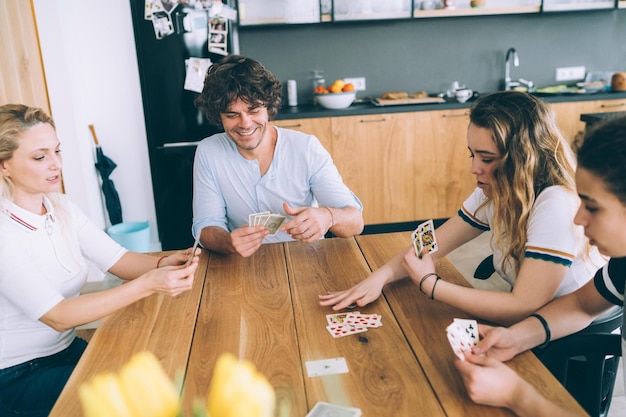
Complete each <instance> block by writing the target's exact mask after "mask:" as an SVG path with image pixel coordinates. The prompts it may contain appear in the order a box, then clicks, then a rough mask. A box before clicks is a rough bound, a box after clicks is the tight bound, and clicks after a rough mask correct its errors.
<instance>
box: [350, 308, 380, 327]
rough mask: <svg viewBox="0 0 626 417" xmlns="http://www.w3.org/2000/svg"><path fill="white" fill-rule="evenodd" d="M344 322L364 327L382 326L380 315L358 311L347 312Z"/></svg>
mask: <svg viewBox="0 0 626 417" xmlns="http://www.w3.org/2000/svg"><path fill="white" fill-rule="evenodd" d="M344 322H345V324H351V325H354V326H365V327H380V326H382V325H383V324H382V322H381V316H380V315H378V314H361V313H359V312H358V311H355V312H352V313H348V315H347V316H346V318H345V320H344Z"/></svg>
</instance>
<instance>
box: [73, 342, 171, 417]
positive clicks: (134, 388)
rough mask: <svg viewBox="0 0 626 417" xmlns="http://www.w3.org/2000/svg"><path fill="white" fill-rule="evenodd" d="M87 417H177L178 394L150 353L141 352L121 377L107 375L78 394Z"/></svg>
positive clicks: (98, 377)
mask: <svg viewBox="0 0 626 417" xmlns="http://www.w3.org/2000/svg"><path fill="white" fill-rule="evenodd" d="M78 395H79V398H80V402H81V404H82V406H83V410H84V413H85V417H176V415H177V413H178V409H179V407H178V391H177V390H176V387H175V386H174V384H173V383H172V381H171V380H170V379H169V378H168V377H167V375H166V374H165V371H164V370H163V368H162V367H161V363H160V362H159V360H158V359H157V358H156V357H155V356H154V354H152V353H150V352H139V353H137V354H135V355H133V357H132V358H130V360H129V361H128V362H127V363H126V364H125V365H124V366H123V367H122V370H121V371H120V373H119V374H118V375H116V374H114V373H112V372H105V373H102V374H98V375H96V376H94V377H93V378H92V379H91V380H90V381H89V382H86V383H84V384H82V385H81V386H80V388H79V390H78Z"/></svg>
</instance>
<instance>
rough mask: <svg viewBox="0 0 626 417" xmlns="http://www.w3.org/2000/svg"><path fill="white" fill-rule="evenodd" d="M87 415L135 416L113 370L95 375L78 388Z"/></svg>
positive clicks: (108, 416)
mask: <svg viewBox="0 0 626 417" xmlns="http://www.w3.org/2000/svg"><path fill="white" fill-rule="evenodd" d="M78 396H79V398H80V402H81V404H82V405H83V411H84V413H85V417H133V416H132V414H131V413H130V411H129V410H128V407H127V405H126V401H125V399H124V395H123V394H122V389H121V387H120V383H119V379H118V377H117V376H116V375H115V374H114V373H112V372H106V373H102V374H98V375H96V376H94V377H93V378H92V379H91V381H90V382H88V383H85V384H83V385H81V386H80V388H79V389H78Z"/></svg>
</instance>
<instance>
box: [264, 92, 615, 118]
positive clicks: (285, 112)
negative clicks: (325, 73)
mask: <svg viewBox="0 0 626 417" xmlns="http://www.w3.org/2000/svg"><path fill="white" fill-rule="evenodd" d="M538 96H539V95H538ZM540 98H541V99H542V100H544V101H546V102H548V103H563V102H573V101H591V100H612V99H623V98H626V91H619V92H608V93H605V92H602V93H591V94H555V95H549V96H547V95H543V94H542V95H540ZM472 101H473V100H470V101H468V102H466V103H459V102H458V101H456V99H449V101H446V102H445V103H437V104H404V105H388V106H376V105H374V104H373V103H369V102H366V103H355V104H353V105H351V106H350V107H348V108H346V109H339V110H332V109H325V108H323V107H321V106H315V105H313V104H302V105H299V106H295V107H289V106H286V105H284V106H283V108H282V109H280V111H279V112H278V114H277V115H276V120H289V119H308V118H316V117H338V116H356V115H362V114H382V113H408V112H416V111H428V110H448V109H463V108H469V107H470V106H471V104H472Z"/></svg>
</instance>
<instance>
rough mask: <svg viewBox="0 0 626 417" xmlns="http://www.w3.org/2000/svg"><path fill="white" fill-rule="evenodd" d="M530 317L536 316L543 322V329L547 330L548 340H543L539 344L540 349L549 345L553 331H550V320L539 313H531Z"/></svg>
mask: <svg viewBox="0 0 626 417" xmlns="http://www.w3.org/2000/svg"><path fill="white" fill-rule="evenodd" d="M528 317H534V318H536V319H537V320H539V321H540V322H541V325H542V326H543V330H545V332H546V340H545V342H543V343H542V344H540V345H539V346H537V348H538V349H543V348H545V347H546V346H548V343H550V338H551V337H552V333H551V332H550V326H548V322H547V321H546V319H544V318H543V317H542V316H540V315H539V314H536V313H535V314H531V315H530V316H528Z"/></svg>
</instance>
